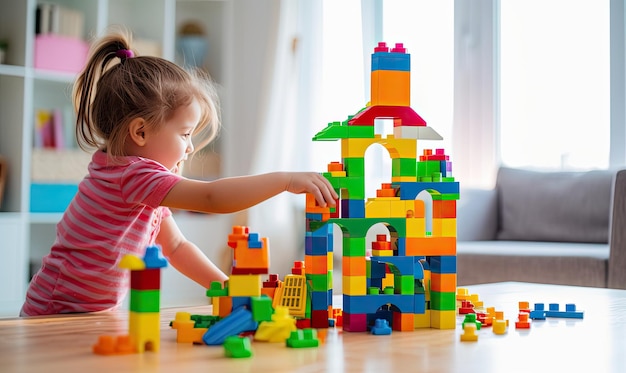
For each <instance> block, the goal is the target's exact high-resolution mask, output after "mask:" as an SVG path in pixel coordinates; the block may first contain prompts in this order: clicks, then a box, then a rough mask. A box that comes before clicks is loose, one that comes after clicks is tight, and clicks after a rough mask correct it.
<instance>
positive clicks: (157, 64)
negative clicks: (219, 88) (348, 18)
mask: <svg viewBox="0 0 626 373" xmlns="http://www.w3.org/2000/svg"><path fill="white" fill-rule="evenodd" d="M130 44H131V37H130V34H129V33H128V31H126V30H124V29H116V30H113V31H110V32H109V33H108V34H106V35H105V36H103V37H101V38H99V39H98V40H96V41H95V42H94V43H93V44H92V47H91V50H90V53H89V59H88V62H87V65H86V66H85V68H84V70H83V71H82V72H81V73H80V75H79V76H78V78H77V80H76V83H75V84H74V88H73V92H72V97H73V100H74V107H75V110H76V113H77V117H76V138H77V141H78V144H79V145H80V147H81V148H82V149H84V150H87V149H88V148H90V147H96V148H99V149H104V150H106V152H107V153H108V155H109V156H111V157H116V156H123V155H126V154H124V144H125V142H126V140H127V138H128V126H129V123H130V122H131V121H132V120H133V119H135V118H143V119H144V120H145V121H146V123H147V126H148V129H153V130H155V131H158V130H159V127H160V126H161V125H162V124H163V123H164V122H165V121H166V120H168V119H169V118H170V117H171V116H172V115H173V114H174V112H175V111H176V109H178V108H180V107H182V106H186V105H189V104H191V102H192V101H193V100H194V99H196V100H197V101H198V103H199V104H200V107H201V113H202V114H201V118H200V121H199V123H198V125H197V127H196V129H195V131H194V133H193V139H194V145H195V150H196V151H197V150H199V149H202V148H203V147H204V146H206V145H207V144H208V143H209V142H211V140H213V139H214V138H215V137H216V136H217V133H218V130H219V126H220V121H219V115H220V113H219V100H218V98H217V94H216V90H215V86H214V84H213V82H212V81H211V79H210V77H209V76H208V74H206V73H203V72H202V71H200V70H199V69H193V70H186V69H183V68H181V67H180V66H178V65H176V64H175V63H173V62H170V61H168V60H166V59H164V58H160V57H151V56H137V55H136V52H135V51H133V54H134V55H135V56H134V57H130V58H125V57H122V58H120V57H118V51H120V50H128V51H131V50H132V49H131V45H130Z"/></svg>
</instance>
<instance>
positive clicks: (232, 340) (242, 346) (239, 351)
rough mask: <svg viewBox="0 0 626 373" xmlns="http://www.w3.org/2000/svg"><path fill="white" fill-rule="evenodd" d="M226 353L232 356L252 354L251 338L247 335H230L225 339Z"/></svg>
mask: <svg viewBox="0 0 626 373" xmlns="http://www.w3.org/2000/svg"><path fill="white" fill-rule="evenodd" d="M224 355H225V356H226V357H232V358H243V357H251V356H252V346H251V345H250V339H249V338H246V337H239V336H230V337H227V338H226V340H225V341H224Z"/></svg>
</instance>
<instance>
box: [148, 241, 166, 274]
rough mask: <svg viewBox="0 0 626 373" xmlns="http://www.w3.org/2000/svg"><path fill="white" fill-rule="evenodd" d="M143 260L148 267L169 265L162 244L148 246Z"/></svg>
mask: <svg viewBox="0 0 626 373" xmlns="http://www.w3.org/2000/svg"><path fill="white" fill-rule="evenodd" d="M143 262H144V264H145V265H146V268H164V267H167V260H166V259H165V257H164V256H163V255H162V254H161V246H158V245H152V246H148V247H146V253H145V254H144V256H143Z"/></svg>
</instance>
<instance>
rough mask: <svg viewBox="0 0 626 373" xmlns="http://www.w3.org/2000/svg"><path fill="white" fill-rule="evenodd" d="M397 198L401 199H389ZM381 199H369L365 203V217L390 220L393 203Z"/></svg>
mask: <svg viewBox="0 0 626 373" xmlns="http://www.w3.org/2000/svg"><path fill="white" fill-rule="evenodd" d="M387 198H397V199H398V200H400V197H387ZM387 198H386V199H381V198H368V200H367V202H366V203H365V217H366V218H388V217H389V216H390V215H391V201H389V200H388V199H387Z"/></svg>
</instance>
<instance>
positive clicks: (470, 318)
mask: <svg viewBox="0 0 626 373" xmlns="http://www.w3.org/2000/svg"><path fill="white" fill-rule="evenodd" d="M465 324H474V325H476V330H480V327H481V325H482V323H481V322H480V321H478V320H477V319H476V314H475V313H468V314H467V315H465V319H463V322H462V323H461V327H463V328H465Z"/></svg>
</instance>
